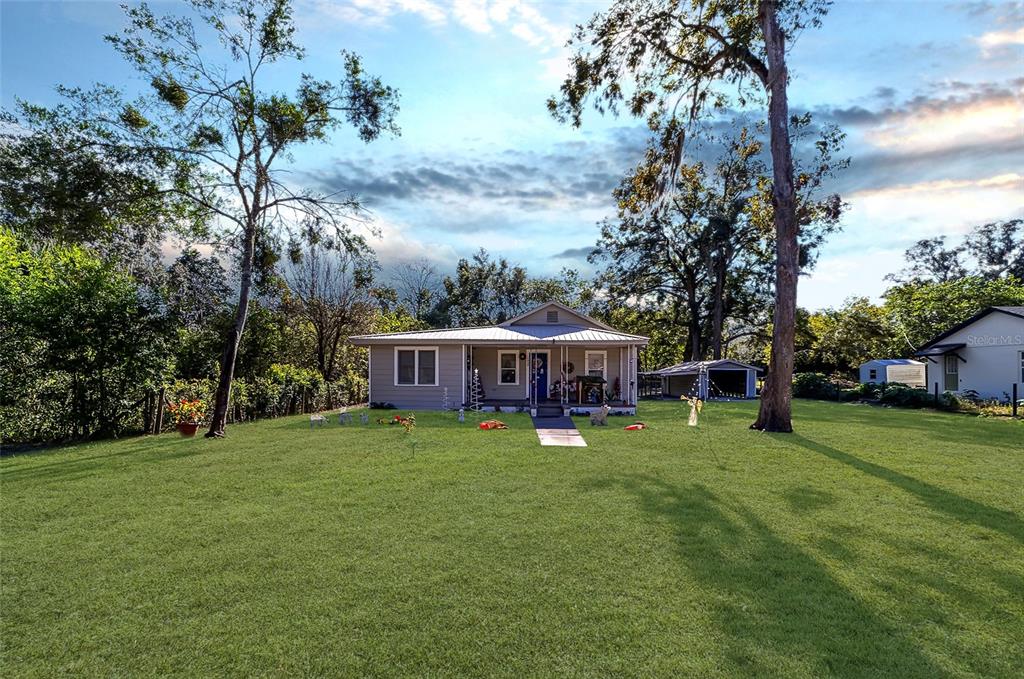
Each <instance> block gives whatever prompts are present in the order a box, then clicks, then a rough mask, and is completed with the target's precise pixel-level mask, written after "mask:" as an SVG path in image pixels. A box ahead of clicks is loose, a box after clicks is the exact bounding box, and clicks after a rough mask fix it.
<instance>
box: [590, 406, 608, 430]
mask: <svg viewBox="0 0 1024 679" xmlns="http://www.w3.org/2000/svg"><path fill="white" fill-rule="evenodd" d="M609 411H611V408H610V407H609V406H608V404H607V403H605V404H604V405H603V406H601V410H600V411H598V412H596V413H591V414H590V426H592V427H593V426H598V427H607V426H608V412H609Z"/></svg>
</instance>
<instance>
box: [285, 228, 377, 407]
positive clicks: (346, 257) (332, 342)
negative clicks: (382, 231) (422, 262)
mask: <svg viewBox="0 0 1024 679" xmlns="http://www.w3.org/2000/svg"><path fill="white" fill-rule="evenodd" d="M374 266H375V262H374V261H373V259H372V258H370V257H369V256H367V255H360V254H359V253H353V252H351V251H350V250H349V249H347V248H345V247H344V246H343V245H341V244H339V243H338V242H337V241H336V240H335V239H332V238H330V237H325V236H324V235H323V234H322V233H320V232H318V230H317V229H316V227H315V226H314V225H310V224H307V225H306V226H305V228H304V229H303V230H302V233H301V234H300V235H298V236H296V237H294V238H293V239H292V241H291V244H290V247H289V265H288V266H287V268H286V269H285V280H286V281H287V283H288V289H289V295H288V296H287V303H288V305H289V306H290V307H291V310H292V312H293V313H294V315H295V316H297V317H298V318H300V319H301V320H303V321H305V322H306V323H308V324H309V327H310V328H311V329H312V333H313V338H314V346H315V360H316V368H317V371H318V372H319V373H320V375H321V376H322V377H323V378H324V381H325V382H333V381H334V380H335V379H337V377H338V374H337V366H338V357H339V351H340V350H341V349H342V348H343V347H344V345H345V341H346V338H347V337H348V336H349V335H352V334H358V333H360V332H363V331H364V330H366V329H367V328H368V327H369V326H370V324H371V323H372V319H373V313H374V304H373V300H372V299H371V289H372V284H373V269H374ZM332 406H333V404H330V403H329V404H328V407H332Z"/></svg>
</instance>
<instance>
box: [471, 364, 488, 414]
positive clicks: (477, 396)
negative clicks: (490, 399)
mask: <svg viewBox="0 0 1024 679" xmlns="http://www.w3.org/2000/svg"><path fill="white" fill-rule="evenodd" d="M483 400H484V389H483V387H482V386H481V384H480V369H479V368H473V381H472V382H471V383H470V389H469V409H470V410H472V411H473V412H476V413H478V412H480V409H481V408H482V407H483V403H482V401H483Z"/></svg>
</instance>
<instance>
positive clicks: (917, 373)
mask: <svg viewBox="0 0 1024 679" xmlns="http://www.w3.org/2000/svg"><path fill="white" fill-rule="evenodd" d="M887 382H899V383H900V384H905V385H907V386H909V387H921V388H923V387H924V386H925V385H926V384H927V382H926V381H925V364H924V363H923V362H921V361H915V360H914V359H912V358H876V359H875V360H873V361H867V362H866V363H861V364H860V383H861V384H885V383H887Z"/></svg>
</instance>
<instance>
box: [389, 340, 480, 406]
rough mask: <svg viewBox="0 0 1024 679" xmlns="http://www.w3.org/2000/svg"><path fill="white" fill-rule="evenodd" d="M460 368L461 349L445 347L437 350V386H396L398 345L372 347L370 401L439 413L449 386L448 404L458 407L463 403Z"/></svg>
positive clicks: (442, 346)
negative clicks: (396, 353) (446, 388)
mask: <svg viewBox="0 0 1024 679" xmlns="http://www.w3.org/2000/svg"><path fill="white" fill-rule="evenodd" d="M416 346H420V347H423V346H430V345H423V344H417V345H416ZM461 365H462V347H461V346H459V345H444V344H442V345H439V346H438V347H437V382H438V384H437V386H418V385H416V386H413V385H395V345H391V344H381V345H373V346H371V347H370V398H371V400H373V401H379V402H383V403H393V404H394V405H395V407H397V408H402V409H406V408H409V409H412V408H420V409H423V410H440V409H441V406H442V404H443V401H444V389H445V387H448V405H449V407H452V408H458V407H459V406H460V405H461V403H462V398H461V393H462V372H461V369H460V368H461Z"/></svg>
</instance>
